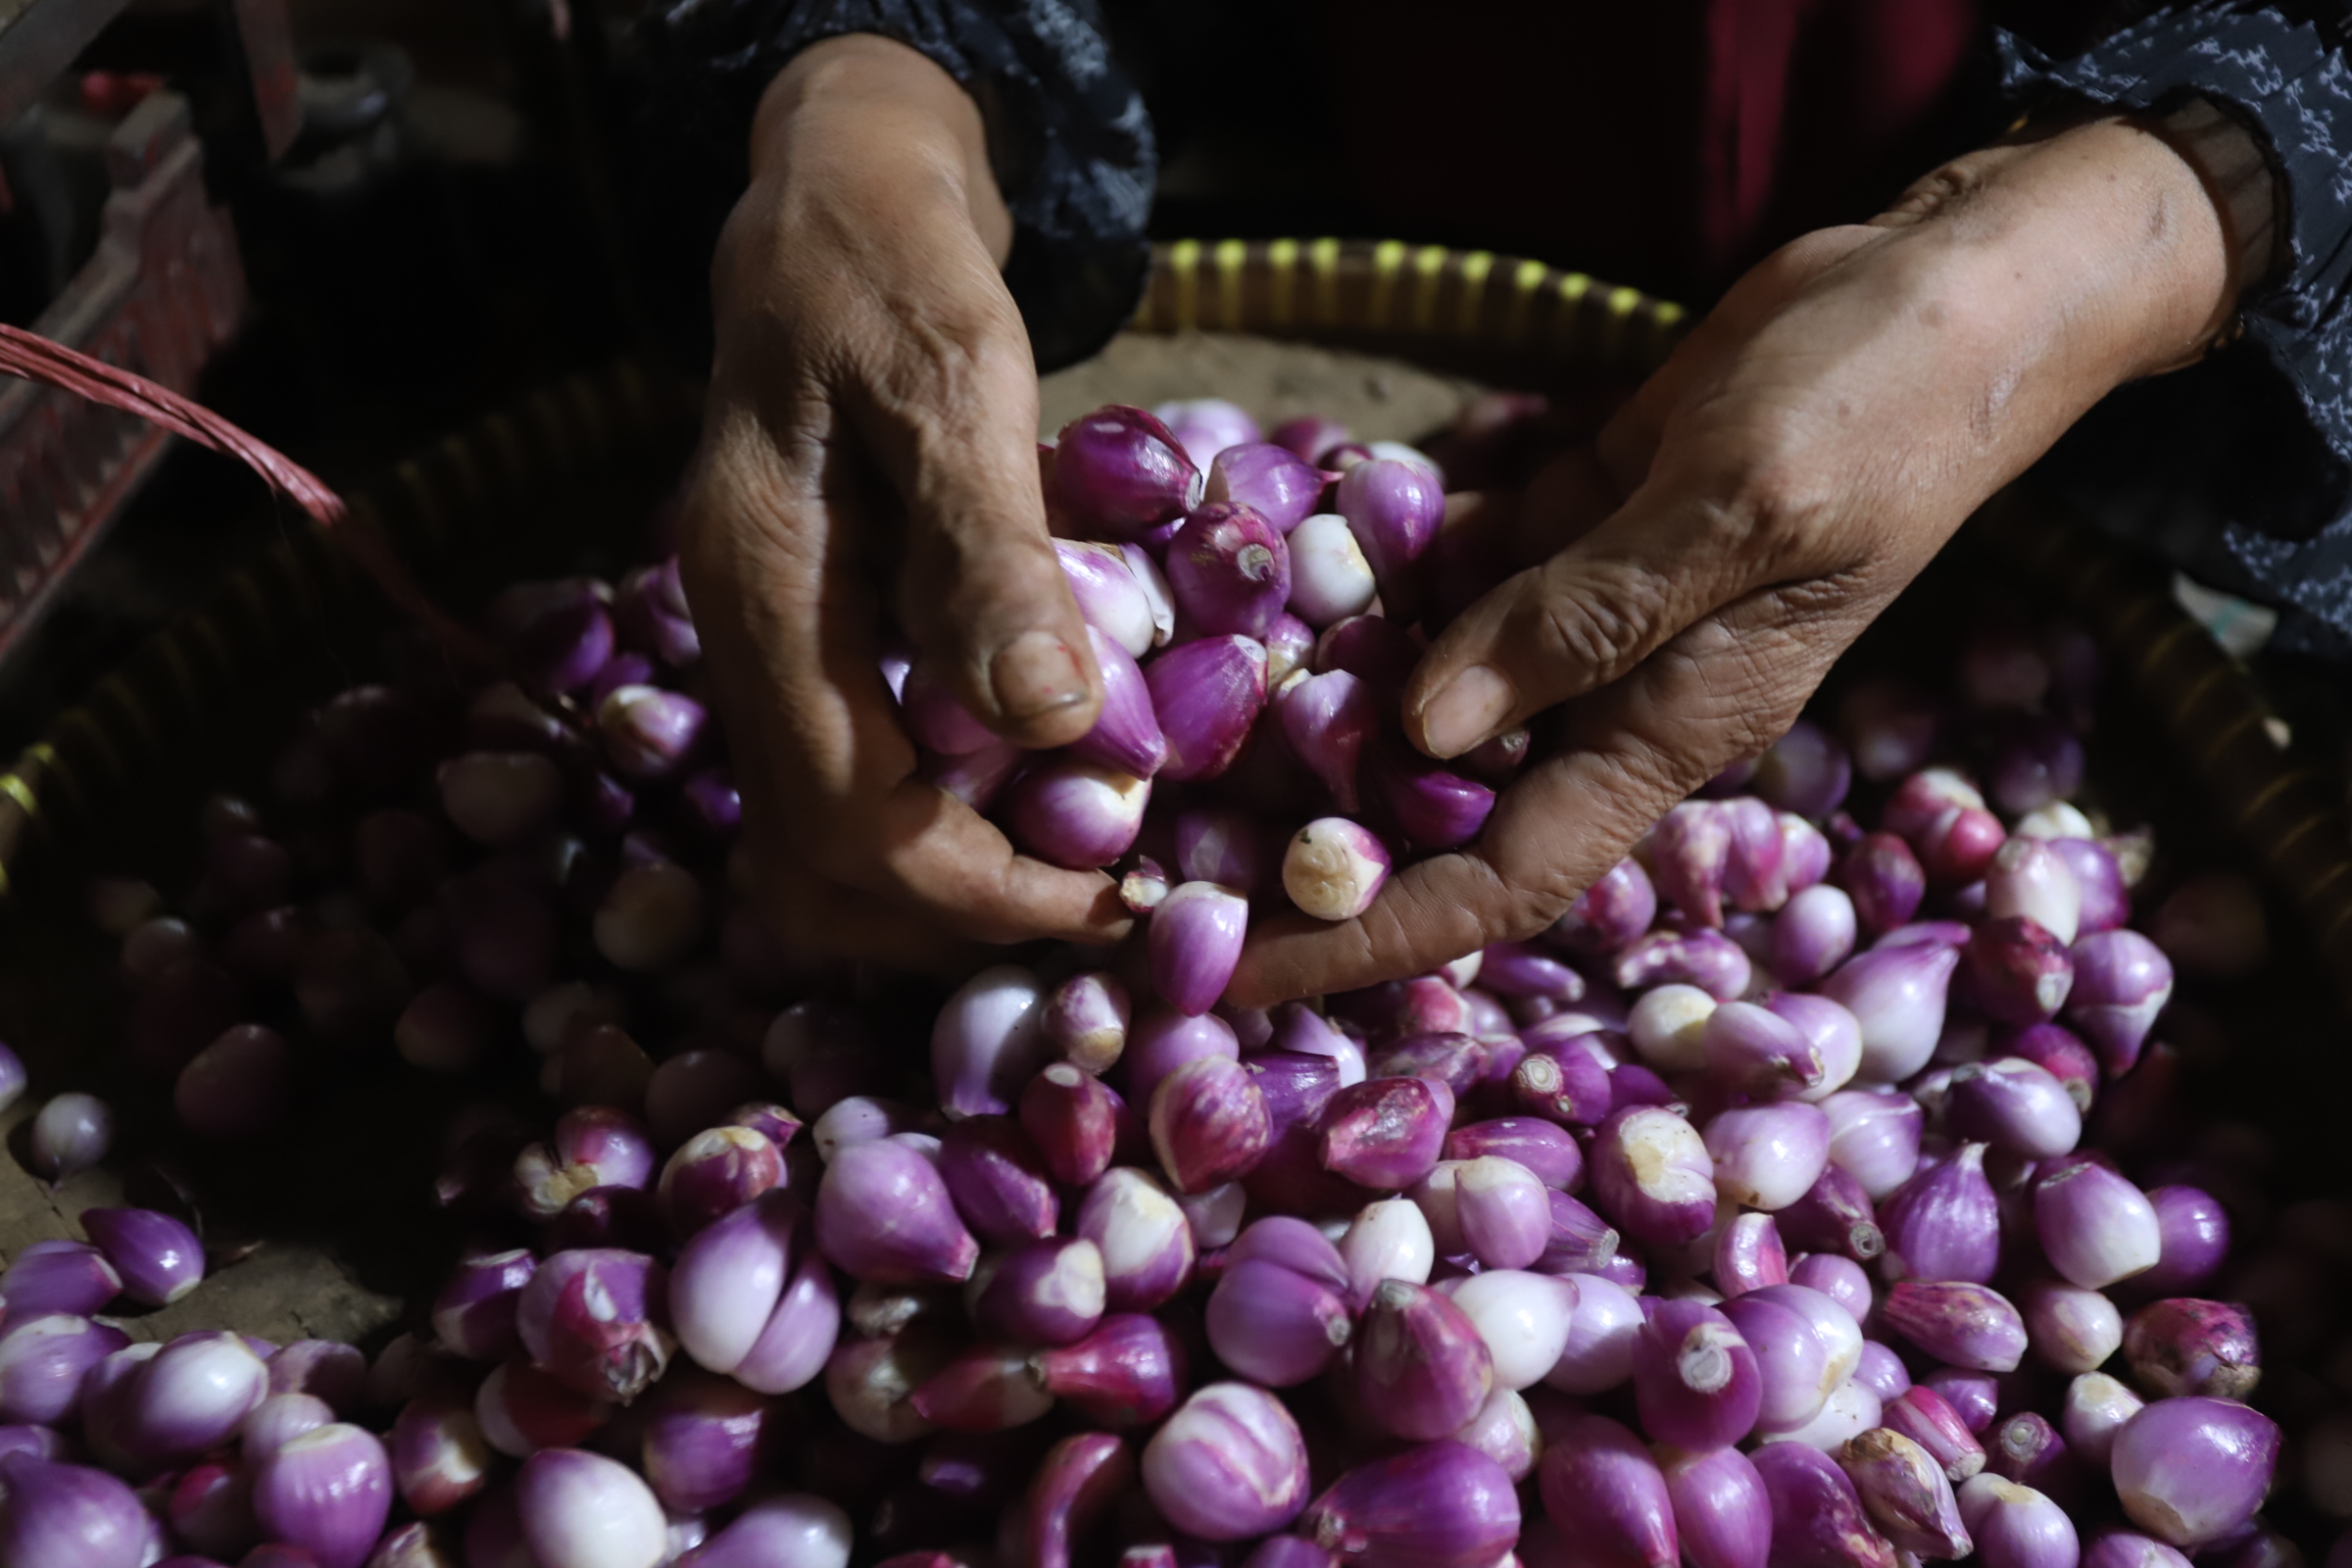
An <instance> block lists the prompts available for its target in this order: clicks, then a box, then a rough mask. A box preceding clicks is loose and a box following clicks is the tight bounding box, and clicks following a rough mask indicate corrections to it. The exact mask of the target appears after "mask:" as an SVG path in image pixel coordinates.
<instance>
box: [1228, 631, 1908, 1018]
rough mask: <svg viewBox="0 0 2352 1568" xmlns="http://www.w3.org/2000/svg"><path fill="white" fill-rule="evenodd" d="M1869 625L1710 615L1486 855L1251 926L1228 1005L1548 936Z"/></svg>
mask: <svg viewBox="0 0 2352 1568" xmlns="http://www.w3.org/2000/svg"><path fill="white" fill-rule="evenodd" d="M1868 618H1869V613H1868V610H1867V608H1866V607H1863V606H1860V605H1855V604H1840V605H1838V606H1834V607H1829V608H1816V607H1815V606H1813V605H1811V604H1810V603H1808V602H1807V601H1806V600H1805V599H1804V597H1803V596H1801V595H1799V594H1796V593H1793V592H1790V591H1786V590H1780V589H1773V590H1767V591H1764V592H1760V593H1757V594H1754V595H1751V596H1749V597H1748V598H1746V599H1742V600H1740V601H1739V602H1738V603H1737V604H1735V605H1732V606H1730V607H1728V608H1727V609H1726V610H1724V611H1723V612H1721V613H1716V614H1713V615H1709V616H1706V617H1704V618H1703V619H1701V620H1700V621H1699V622H1697V623H1696V624H1694V625H1692V626H1691V628H1690V629H1689V630H1687V631H1685V632H1684V633H1683V634H1682V635H1680V636H1679V637H1677V638H1675V639H1674V640H1673V641H1672V642H1670V643H1668V644H1667V645H1666V646H1665V647H1664V648H1662V649H1660V650H1659V651H1658V653H1657V654H1656V655H1654V656H1653V657H1652V658H1651V659H1650V660H1649V661H1648V662H1646V663H1644V664H1642V666H1641V667H1640V668H1639V669H1637V670H1636V671H1635V672H1634V673H1632V674H1631V675H1628V676H1627V677H1625V678H1624V679H1623V680H1620V681H1618V682H1617V683H1616V684H1614V685H1612V686H1609V687H1606V688H1604V689H1602V690H1600V691H1598V692H1595V693H1593V694H1592V695H1591V696H1589V697H1587V698H1584V699H1582V700H1580V701H1579V702H1578V703H1577V704H1576V705H1575V706H1574V708H1572V709H1571V710H1570V711H1569V714H1568V724H1567V730H1566V736H1565V746H1564V749H1563V750H1562V751H1561V752H1560V753H1559V754H1558V755H1556V756H1554V757H1552V758H1550V759H1549V760H1545V761H1543V762H1540V763H1538V764H1536V765H1535V766H1534V767H1532V768H1530V769H1529V770H1528V771H1527V772H1526V773H1525V774H1524V775H1522V776H1521V777H1520V779H1519V780H1518V781H1517V782H1515V783H1514V784H1512V786H1511V787H1510V788H1509V789H1508V790H1506V791H1504V792H1503V795H1502V797H1501V799H1500V800H1499V801H1497V802H1496V804H1495V812H1494V814H1493V815H1492V816H1490V817H1489V818H1488V819H1487V824H1486V827H1485V829H1484V831H1483V832H1482V833H1481V834H1480V835H1479V839H1478V842H1477V843H1476V844H1474V845H1472V846H1471V847H1470V848H1468V849H1466V850H1463V851H1459V852H1457V853H1455V854H1452V855H1442V856H1437V857H1434V858H1430V859H1427V860H1423V861H1420V862H1419V863H1417V864H1415V865H1412V866H1410V867H1408V868H1406V869H1405V870H1404V871H1403V872H1402V873H1400V874H1399V875H1398V876H1397V877H1396V878H1394V879H1393V880H1392V881H1391V882H1390V883H1389V885H1388V886H1387V887H1386V888H1384V889H1382V891H1381V895H1380V897H1379V899H1378V900H1376V901H1375V902H1374V904H1373V906H1372V907H1371V908H1369V909H1367V910H1365V911H1364V913H1363V914H1361V915H1359V916H1358V917H1357V918H1355V919H1353V920H1348V921H1342V922H1339V923H1337V924H1326V923H1324V922H1322V921H1318V920H1314V919H1310V918H1309V917H1307V916H1305V915H1303V914H1297V913H1286V914H1283V915H1280V916H1276V917H1274V918H1272V919H1269V920H1266V921H1264V922H1261V923H1260V924H1259V925H1258V926H1257V927H1255V928H1254V929H1252V931H1251V932H1250V941H1249V945H1248V947H1247V949H1246V950H1245V951H1244V953H1243V956H1242V963H1241V967H1240V969H1239V970H1238V971H1236V973H1235V976H1234V980H1233V984H1232V986H1231V988H1230V989H1229V990H1228V992H1227V996H1228V997H1229V998H1230V1000H1232V1001H1233V1002H1234V1003H1236V1004H1237V1005H1242V1006H1270V1005H1273V1004H1274V1003H1276V1002H1281V1001H1287V1000H1289V999H1291V998H1294V997H1305V996H1315V995H1320V994H1323V993H1326V992H1332V991H1352V990H1355V989H1357V988H1359V987H1362V986H1367V985H1374V984H1377V983H1379V982H1380V981H1383V980H1391V979H1397V978H1400V977H1403V976H1407V975H1415V974H1426V973H1428V972H1430V971H1431V970H1433V969H1436V968H1438V967H1439V966H1441V965H1443V964H1446V963H1449V962H1451V961H1452V960H1453V959H1455V958H1458V957H1461V956H1465V955H1467V954H1469V953H1473V952H1475V951H1477V950H1478V949H1480V948H1482V947H1485V946H1486V945H1487V944H1489V943H1492V942H1505V941H1519V940H1523V939H1525V938H1528V937H1532V936H1534V935H1536V934H1537V933H1538V932H1540V931H1542V930H1544V928H1545V927H1546V926H1548V925H1550V924H1551V923H1552V922H1553V921H1554V920H1557V919H1558V918H1559V917H1560V916H1561V915H1562V914H1563V913H1565V912H1567V909H1568V907H1569V906H1570V905H1571V904H1573V903H1575V902H1576V900H1577V898H1578V897H1579V896H1580V895H1581V894H1582V893H1583V892H1584V890H1585V889H1586V888H1588V887H1590V886H1592V885H1593V882H1594V881H1596V880H1597V879H1598V878H1599V877H1600V875H1601V874H1602V873H1603V872H1605V871H1607V870H1608V869H1609V867H1611V866H1613V865H1615V864H1616V863H1617V862H1618V861H1619V860H1621V859H1623V858H1625V855H1626V852H1627V851H1628V850H1630V849H1631V848H1632V847H1633V845H1634V843H1635V842H1636V841H1637V840H1639V839H1640V838H1641V836H1642V834H1643V833H1645V832H1647V831H1648V830H1649V827H1650V825H1651V824H1652V823H1654V822H1655V821H1656V820H1657V819H1658V818H1659V817H1660V816H1662V815H1664V814H1665V813H1666V811H1667V810H1669V809H1672V808H1673V807H1674V806H1675V805H1676V804H1677V803H1679V802H1680V801H1682V800H1683V799H1684V798H1685V797H1687V796H1688V795H1689V794H1690V793H1691V791H1692V790H1693V789H1696V788H1697V787H1698V786H1699V785H1700V784H1703V783H1704V782H1706V780H1707V779H1709V778H1711V777H1713V776H1714V774H1715V773H1716V771H1718V770H1719V769H1720V768H1721V766H1722V765H1723V763H1724V762H1727V761H1729V760H1732V759H1733V758H1735V757H1738V756H1741V755H1744V754H1745V753H1748V752H1751V751H1756V750H1760V749H1761V748H1762V747H1763V746H1765V745H1767V744H1769V743H1770V742H1771V741H1772V740H1774V739H1777V738H1778V737H1779V734H1780V732H1781V731H1782V730H1785V729H1786V728H1787V726H1788V722H1789V720H1790V719H1792V718H1793V717H1794V716H1795V714H1796V712H1797V711H1799V710H1800V709H1801V708H1802V707H1803V706H1804V703H1805V700H1806V699H1807V698H1808V697H1810V696H1811V695H1812V692H1813V688H1814V687H1815V686H1817V685H1818V684H1819V683H1820V680H1821V677H1822V674H1823V673H1824V672H1825V671H1826V670H1827V669H1828V668H1829V665H1830V662H1831V661H1832V660H1834V659H1835V658H1836V656H1837V654H1838V652H1839V651H1840V650H1842V649H1843V648H1844V646H1845V645H1846V643H1848V642H1850V641H1851V640H1852V638H1853V637H1854V635H1855V634H1857V633H1858V632H1859V631H1860V629H1861V627H1862V625H1863V624H1865V623H1866V622H1867V620H1868Z"/></svg>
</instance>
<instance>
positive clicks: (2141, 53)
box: [1998, 0, 2352, 649]
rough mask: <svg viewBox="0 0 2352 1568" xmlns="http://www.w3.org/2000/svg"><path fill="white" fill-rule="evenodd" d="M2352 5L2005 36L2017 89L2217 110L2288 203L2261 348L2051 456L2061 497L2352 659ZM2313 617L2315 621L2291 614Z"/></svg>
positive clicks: (2252, 296) (2171, 12)
mask: <svg viewBox="0 0 2352 1568" xmlns="http://www.w3.org/2000/svg"><path fill="white" fill-rule="evenodd" d="M2348 14H2352V6H2347V5H2343V4H2331V5H2308V6H2305V5H2294V4H2278V3H2275V4H2267V5H2258V4H2246V3H2217V0H2205V3H2197V4H2189V5H2183V6H2178V7H2173V8H2168V9H2166V10H2164V11H2162V12H2161V13H2159V14H2157V15H2154V16H2151V17H2149V18H2147V19H2146V20H2144V21H2141V22H2139V23H2137V24H2135V25H2131V26H2130V27H2127V28H2125V29H2124V30H2123V31H2121V32H2117V33H2115V34H2113V35H2112V36H2110V37H2108V38H2106V39H2104V40H2102V41H2101V42H2099V43H2097V44H2095V45H2093V46H2092V47H2091V48H2090V49H2088V50H2087V51H2086V52H2084V53H2083V54H2081V55H2079V56H2076V57H2075V58H2073V59H2067V60H2057V59H2052V58H2050V57H2049V56H2047V55H2044V54H2042V53H2041V52H2040V51H2038V50H2036V49H2034V47H2033V46H2032V45H2030V44H2026V43H2024V42H2022V41H2020V40H2018V39H2016V38H2015V37H2013V36H2011V35H2008V34H2002V35H2001V36H2000V38H1999V40H1998V44H1999V49H2000V53H2001V66H2002V75H2003V82H2004V85H2005V86H2006V87H2007V89H2008V90H2009V92H2010V93H2011V95H2012V96H2013V97H2015V98H2016V99H2018V100H2019V101H2021V103H2023V104H2024V105H2025V106H2027V107H2031V106H2032V105H2033V104H2034V102H2035V101H2036V100H2040V99H2047V98H2051V97H2067V98H2074V99H2080V100H2086V101H2089V102H2091V103H2096V104H2104V105H2115V106H2118V107H2122V108H2126V109H2131V110H2141V111H2154V112H2158V113H2163V112H2167V111H2169V110H2171V109H2173V108H2176V107H2178V106H2179V105H2180V103H2181V102H2182V101H2183V100H2185V99H2186V98H2188V97H2190V96H2196V97H2201V98H2203V99H2205V100H2206V101H2207V102H2209V103H2211V104H2213V105H2214V106H2215V107H2216V108H2218V109H2220V110H2221V111H2222V112H2224V113H2225V114H2228V115H2229V116H2231V117H2232V118H2234V119H2236V120H2237V121H2238V122H2239V123H2242V124H2244V125H2245V126H2246V127H2247V128H2248V129H2250V130H2251V131H2252V132H2253V134H2254V136H2255V137H2256V139H2257V140H2258V141H2259V142H2260V143H2261V144H2262V145H2263V147H2264V148H2265V151H2266V153H2267V155H2268V157H2269V160H2270V163H2271V168H2272V173H2273V177H2274V179H2275V180H2276V181H2277V182H2278V186H2279V188H2280V194H2281V196H2282V198H2283V211H2282V213H2281V215H2280V216H2281V219H2282V222H2281V225H2280V228H2279V230H2278V252H2279V254H2278V257H2277V259H2276V263H2275V266H2274V267H2273V269H2272V271H2271V272H2270V274H2269V275H2268V276H2267V277H2266V278H2265V279H2263V280H2262V281H2260V282H2258V283H2257V284H2256V285H2255V286H2254V287H2252V288H2251V289H2249V290H2248V291H2247V293H2246V295H2245V296H2244V298H2243V299H2242V301H2241V302H2240V306H2241V317H2242V320H2243V325H2244V334H2243V336H2242V337H2241V338H2240V339H2239V340H2238V341H2237V342H2236V343H2234V344H2232V345H2231V346H2230V347H2229V348H2226V349H2224V350H2221V351H2220V352H2218V353H2216V354H2214V355H2213V356H2211V357H2209V358H2208V359H2207V360H2206V361H2205V362H2204V363H2202V364H2200V365H2198V366H2196V367H2193V368H2189V369H2186V370H2182V371H2180V372H2177V373H2175V374H2173V375H2168V376H2162V377H2158V378H2156V379H2154V380H2151V381H2147V382H2142V383H2139V384H2137V385H2134V386H2131V387H2126V388H2122V389H2120V390H2119V391H2118V392H2117V393H2116V394H2114V395H2113V396H2111V397H2110V398H2109V399H2107V401H2106V402H2105V403H2103V404H2102V405H2101V406H2100V407H2099V408H2098V409H2097V410H2094V411H2093V413H2092V415H2091V417H2088V418H2085V419H2084V420H2083V421H2082V424H2081V425H2080V426H2078V427H2077V429H2076V430H2075V431H2073V432H2071V433H2070V434H2069V436H2068V437H2067V439H2066V440H2065V441H2063V442H2061V443H2060V445H2059V447H2058V449H2057V450H2056V451H2054V452H2053V453H2052V454H2051V461H2050V464H2049V465H2048V468H2049V470H2050V471H2051V472H2052V473H2053V474H2054V475H2055V477H2056V479H2057V481H2058V483H2059V484H2060V486H2061V488H2062V489H2065V490H2067V491H2068V492H2069V493H2071V494H2073V495H2074V496H2075V497H2076V498H2077V499H2078V500H2081V501H2082V502H2084V503H2085V504H2087V505H2089V506H2090V507H2091V508H2092V509H2093V510H2094V511H2096V512H2098V513H2100V514H2101V515H2103V516H2104V517H2105V518H2106V519H2107V520H2108V521H2109V523H2110V526H2113V527H2116V528H2118V529H2119V531H2130V532H2135V533H2137V534H2139V535H2141V536H2142V537H2144V538H2148V539H2149V540H2150V541H2151V542H2154V543H2157V544H2159V545H2161V546H2163V547H2165V548H2167V549H2168V550H2169V552H2170V553H2171V554H2173V555H2174V556H2175V557H2176V558H2177V559H2179V560H2180V563H2181V564H2183V565H2185V566H2187V567H2188V568H2189V569H2190V570H2192V571H2194V572H2196V573H2197V574H2198V575H2200V576H2203V577H2206V578H2207V579H2208V580H2211V581H2214V582H2216V583H2217V584H2218V585H2219V586H2222V587H2225V588H2229V589H2230V590H2232V591H2236V592H2240V593H2247V594H2250V595H2252V596H2255V597H2259V598H2263V599H2265V600H2267V601H2269V602H2271V603H2273V604H2277V605H2279V606H2281V607H2283V608H2286V609H2288V610H2289V611H2290V620H2298V621H2301V622H2302V624H2301V625H2300V626H2298V627H2295V628H2293V636H2294V637H2295V638H2296V639H2298V640H2300V641H2302V642H2303V643H2305V644H2306V645H2307V646H2311V647H2314V648H2322V649H2326V648H2343V649H2352V319H2347V312H2346V303H2347V289H2348V286H2352V176H2348V175H2347V171H2348V170H2352V69H2348V68H2347V63H2346V62H2347V54H2346V48H2345V42H2346V40H2345V25H2346V21H2347V16H2348ZM2296 612H2299V614H2295V613H2296Z"/></svg>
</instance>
